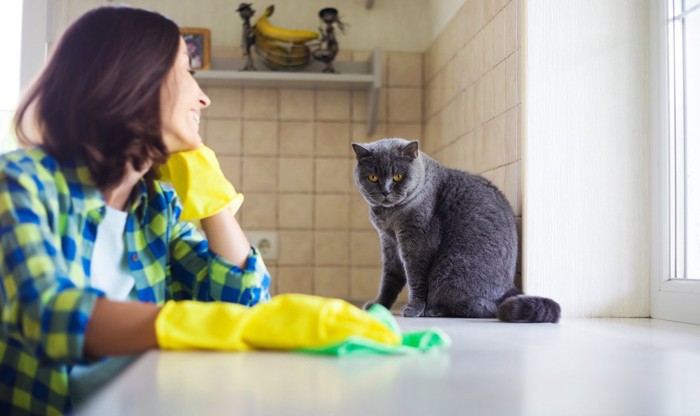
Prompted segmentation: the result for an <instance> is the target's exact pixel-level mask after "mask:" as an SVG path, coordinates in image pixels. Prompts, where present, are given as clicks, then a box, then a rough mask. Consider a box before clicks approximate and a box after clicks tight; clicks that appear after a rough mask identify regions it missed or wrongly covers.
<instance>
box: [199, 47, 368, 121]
mask: <svg viewBox="0 0 700 416" xmlns="http://www.w3.org/2000/svg"><path fill="white" fill-rule="evenodd" d="M243 66H244V61H243V60H242V59H213V60H212V65H211V67H212V69H211V70H209V71H199V72H197V73H196V75H195V77H196V78H197V81H199V84H200V85H202V86H209V87H256V88H303V89H311V88H322V89H352V90H365V91H367V112H368V114H367V134H369V135H371V134H372V133H374V129H375V127H376V122H377V104H378V100H379V90H380V88H381V86H382V85H381V84H382V60H381V51H380V50H379V49H375V50H374V51H373V52H372V55H371V56H370V58H369V60H367V61H366V62H334V63H333V66H334V67H335V69H336V71H338V73H335V74H328V73H323V72H321V71H322V69H323V67H324V65H323V64H322V63H320V62H313V63H311V64H309V66H307V67H306V68H304V69H303V70H301V71H293V72H292V71H270V70H267V69H266V68H265V67H264V66H263V64H262V63H260V62H256V66H257V67H258V70H257V71H241V70H240V68H243ZM263 68H265V69H263Z"/></svg>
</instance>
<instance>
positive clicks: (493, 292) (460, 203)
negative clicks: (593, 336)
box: [352, 139, 560, 322]
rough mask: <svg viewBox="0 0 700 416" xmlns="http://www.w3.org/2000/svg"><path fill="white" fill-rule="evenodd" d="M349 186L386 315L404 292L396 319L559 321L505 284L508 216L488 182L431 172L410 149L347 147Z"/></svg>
mask: <svg viewBox="0 0 700 416" xmlns="http://www.w3.org/2000/svg"><path fill="white" fill-rule="evenodd" d="M352 147H353V149H354V150H355V154H356V155H357V164H356V166H355V173H354V179H355V183H356V184H357V187H358V189H359V191H360V193H361V194H362V196H363V197H364V199H365V200H366V201H367V203H368V204H369V207H370V209H369V213H370V219H371V221H372V224H373V225H374V227H375V228H376V229H377V232H378V233H379V238H380V241H381V245H382V260H383V270H382V278H381V284H380V288H379V294H378V296H377V298H376V300H374V301H370V302H367V303H366V304H365V306H364V307H365V309H367V308H369V307H370V306H372V305H373V304H375V303H379V304H382V305H384V306H385V307H387V308H390V307H391V306H392V305H393V304H394V302H395V301H396V297H397V296H398V294H399V292H401V290H402V289H403V287H404V286H405V285H406V284H408V303H407V304H406V305H405V306H404V307H403V308H402V309H401V314H402V315H403V316H456V317H466V318H493V317H494V316H496V317H498V318H499V319H500V320H502V321H506V322H558V321H559V316H560V307H559V305H558V304H557V303H556V302H555V301H553V300H551V299H547V298H542V297H535V296H526V295H523V294H522V292H520V291H519V290H518V289H517V288H516V287H515V285H514V278H515V263H516V258H517V255H518V236H517V231H516V227H515V218H514V215H513V209H512V208H511V206H510V204H508V201H507V200H506V198H505V197H504V196H503V194H502V193H501V192H500V191H499V190H498V189H497V188H496V187H495V186H494V185H493V184H491V183H490V182H489V181H488V180H486V179H484V178H482V177H481V176H476V175H472V174H469V173H467V172H463V171H459V170H455V169H448V168H444V167H442V166H440V165H439V164H438V163H437V162H436V161H435V160H433V159H431V158H430V157H428V156H427V155H426V154H425V153H423V152H421V151H420V150H419V149H418V142H417V141H412V142H409V141H407V140H403V139H384V140H379V141H377V142H374V143H368V144H359V143H353V144H352Z"/></svg>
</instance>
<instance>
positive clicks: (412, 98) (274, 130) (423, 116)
mask: <svg viewBox="0 0 700 416" xmlns="http://www.w3.org/2000/svg"><path fill="white" fill-rule="evenodd" d="M518 3H519V1H518V0H511V1H498V0H494V1H491V0H488V1H486V0H467V1H466V2H465V4H464V6H463V7H462V9H461V10H460V11H459V12H458V13H457V15H456V16H455V17H454V18H453V19H452V21H451V22H450V24H449V25H448V26H447V28H446V29H445V30H444V31H443V32H442V34H441V35H440V36H439V37H438V39H437V40H436V41H435V42H434V44H433V45H432V46H431V47H430V49H429V50H428V51H426V53H413V52H392V51H384V53H383V57H382V59H383V68H384V73H383V74H382V75H383V84H382V85H383V86H384V87H383V88H382V90H381V93H380V100H379V109H378V113H377V127H376V131H375V132H374V134H373V135H372V136H371V137H368V135H367V132H366V129H367V126H366V120H367V94H366V92H364V91H349V90H325V89H318V90H315V89H258V88H256V89H252V88H210V89H208V90H207V93H208V94H209V96H210V97H211V99H212V102H213V103H212V106H211V107H210V108H209V109H208V110H207V111H206V112H205V122H204V129H205V136H206V138H205V140H206V141H207V143H208V144H209V145H210V146H211V147H212V148H214V150H215V151H216V152H217V154H218V155H219V158H220V160H221V164H222V168H223V170H224V172H225V173H226V175H227V176H228V177H229V178H230V179H231V180H232V181H233V183H234V184H235V185H236V187H237V189H239V190H240V191H241V192H243V193H244V194H245V195H246V202H245V204H244V205H243V208H242V209H241V211H240V212H239V214H238V218H239V220H240V222H241V224H242V226H243V227H244V229H245V230H272V231H277V232H278V235H279V255H278V258H277V259H276V260H266V263H267V265H268V267H269V268H270V270H271V271H272V273H273V291H274V293H283V292H302V293H313V294H318V295H323V296H334V297H341V298H345V299H349V300H351V301H355V302H363V301H366V300H369V299H372V298H373V297H374V296H375V295H376V292H377V288H378V284H379V278H380V272H381V255H380V247H379V242H378V238H377V235H376V232H375V231H374V229H373V228H372V226H371V224H370V223H369V220H368V214H367V206H366V204H365V202H364V201H363V200H362V198H361V197H360V196H359V194H358V193H357V190H356V189H355V185H354V183H353V181H352V169H353V166H354V154H353V152H352V149H351V147H350V143H351V142H353V141H358V142H368V141H372V140H376V139H379V138H384V137H403V138H407V139H412V138H415V139H420V140H421V143H422V147H423V150H425V151H427V152H428V153H429V154H431V155H433V156H434V157H435V158H436V159H437V160H438V161H440V162H441V163H443V164H445V165H447V166H451V167H457V168H461V169H465V170H469V171H472V172H475V173H478V174H481V175H483V176H485V177H487V178H489V179H491V180H492V181H494V183H495V184H496V185H497V186H498V187H499V188H500V189H502V190H503V192H504V194H505V195H506V196H507V197H508V199H509V201H510V202H511V204H512V205H513V207H514V210H515V212H516V216H517V217H518V220H519V221H518V223H520V215H521V211H520V199H521V196H520V195H521V192H520V158H521V157H520V151H519V136H518V134H519V133H518V132H519V130H520V129H519V123H520V93H519V91H520V86H519V76H518V74H519V70H518V68H519V59H520V46H519V44H520V41H519V39H518V35H517V33H518V31H517V25H518V13H519V11H518ZM368 56H369V53H368V52H354V53H350V52H347V51H345V52H343V55H342V56H341V57H339V58H338V59H340V60H343V59H344V60H366V59H367V58H368ZM405 298H406V294H405V292H404V293H403V294H402V295H401V297H400V300H405Z"/></svg>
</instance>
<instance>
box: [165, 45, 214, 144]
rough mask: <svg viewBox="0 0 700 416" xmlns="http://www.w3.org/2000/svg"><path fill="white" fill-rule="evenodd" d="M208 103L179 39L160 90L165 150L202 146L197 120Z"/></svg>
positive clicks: (184, 47) (185, 46)
mask: <svg viewBox="0 0 700 416" xmlns="http://www.w3.org/2000/svg"><path fill="white" fill-rule="evenodd" d="M209 104H211V101H210V100H209V97H207V95H206V94H204V92H203V91H202V89H201V88H199V84H198V83H197V81H196V80H195V79H194V76H193V73H192V72H191V69H190V57H189V55H188V54H187V45H185V41H184V40H183V39H182V38H180V50H179V51H178V54H177V58H176V59H175V65H173V67H172V68H171V69H170V72H169V73H168V75H167V77H166V79H165V82H164V83H163V87H162V88H161V90H160V106H161V107H160V113H161V127H162V133H163V141H164V142H165V147H166V148H167V149H168V152H170V153H174V152H180V151H183V150H193V149H196V148H198V147H199V146H201V145H202V137H201V136H200V135H199V119H200V117H201V114H202V109H204V108H207V107H209Z"/></svg>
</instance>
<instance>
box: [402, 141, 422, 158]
mask: <svg viewBox="0 0 700 416" xmlns="http://www.w3.org/2000/svg"><path fill="white" fill-rule="evenodd" d="M401 154H403V155H404V156H406V157H410V158H411V159H416V158H417V157H418V140H414V141H412V142H410V143H409V144H407V145H406V146H404V147H403V149H401Z"/></svg>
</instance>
